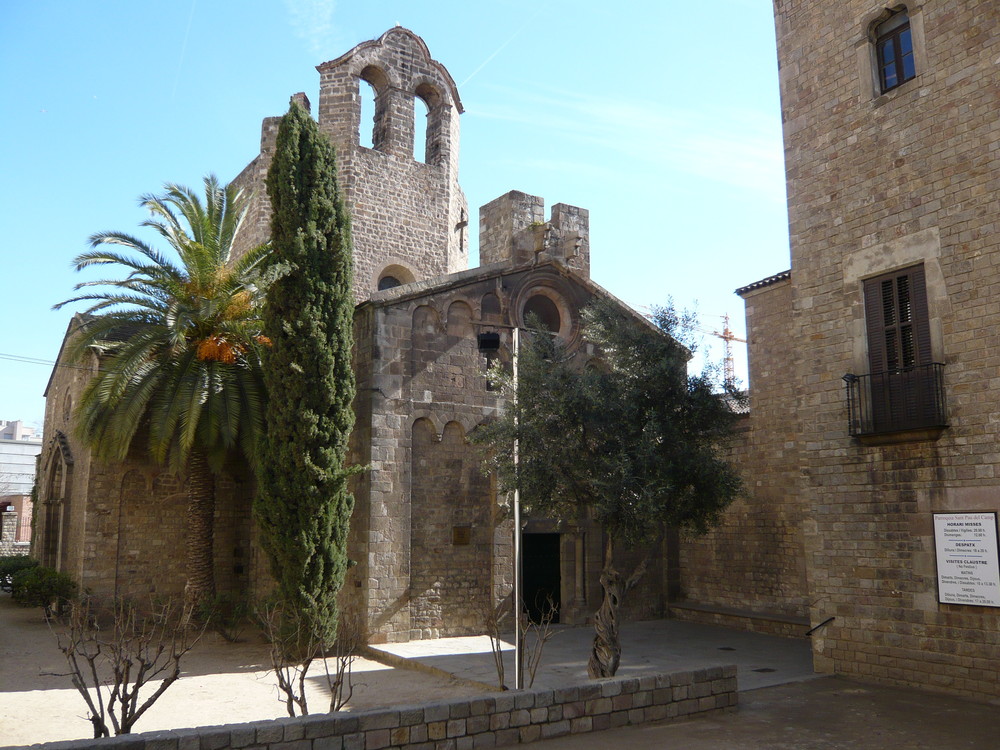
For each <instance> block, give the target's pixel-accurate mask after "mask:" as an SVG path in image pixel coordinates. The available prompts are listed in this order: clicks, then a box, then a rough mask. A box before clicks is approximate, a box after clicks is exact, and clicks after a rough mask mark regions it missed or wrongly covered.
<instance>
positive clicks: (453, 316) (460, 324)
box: [448, 300, 473, 339]
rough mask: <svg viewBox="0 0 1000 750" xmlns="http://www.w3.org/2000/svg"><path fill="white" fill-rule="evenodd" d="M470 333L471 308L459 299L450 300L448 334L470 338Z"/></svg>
mask: <svg viewBox="0 0 1000 750" xmlns="http://www.w3.org/2000/svg"><path fill="white" fill-rule="evenodd" d="M472 334H473V326H472V308H471V307H470V306H469V304H468V303H467V302H463V301H461V300H457V301H455V302H452V303H451V304H450V305H448V335H449V336H454V337H456V338H467V339H471V338H472Z"/></svg>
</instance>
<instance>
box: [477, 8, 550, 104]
mask: <svg viewBox="0 0 1000 750" xmlns="http://www.w3.org/2000/svg"><path fill="white" fill-rule="evenodd" d="M546 5H548V3H542V4H541V5H539V6H538V10H536V11H535V14H534V15H533V16H531V18H529V19H528V20H527V21H525V22H524V23H523V24H521V28H519V29H518V30H517V31H515V32H514V33H513V34H511V35H510V38H509V39H508V40H507V41H506V42H504V43H503V44H501V45H500V46H499V47H497V48H496V50H495V51H494V52H493V54H492V55H490V56H489V57H487V58H486V59H485V60H483V62H482V63H480V65H479V67H478V68H476V69H475V70H474V71H472V72H471V73H470V74H469V77H468V78H466V79H465V80H464V81H462V83H461V85H462V86H465V84H467V83H468V82H469V81H471V80H472V79H473V77H474V76H475V75H476V73H478V72H479V71H480V70H482V69H483V68H485V67H486V66H487V65H489V64H490V61H491V60H492V59H493V58H494V57H496V56H497V55H499V54H500V53H501V52H503V49H504V47H506V46H507V45H508V44H510V43H511V42H513V41H514V40H515V39H516V38H517V37H518V36H520V34H521V32H522V31H524V30H525V29H526V28H528V24H530V23H531V22H532V21H534V20H535V19H536V18H538V14H539V13H541V12H542V11H543V10H545V6H546Z"/></svg>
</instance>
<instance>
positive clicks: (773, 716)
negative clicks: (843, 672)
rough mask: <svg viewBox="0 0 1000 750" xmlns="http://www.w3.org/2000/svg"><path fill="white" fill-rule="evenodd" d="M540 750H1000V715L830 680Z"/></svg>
mask: <svg viewBox="0 0 1000 750" xmlns="http://www.w3.org/2000/svg"><path fill="white" fill-rule="evenodd" d="M536 747H537V748H538V750H570V749H572V750H597V749H598V748H600V749H601V750H603V749H604V748H629V750H653V749H654V748H655V749H656V750H662V749H664V748H678V749H679V750H889V749H890V748H891V750H925V749H926V750H973V749H974V750H994V749H995V748H1000V708H998V707H997V706H995V705H989V704H982V703H973V702H971V701H966V700H962V699H959V698H952V697H948V696H942V695H939V694H934V693H929V692H924V691H921V690H915V689H912V688H894V687H886V686H879V685H869V684H861V683H857V682H853V681H849V680H843V679H840V678H838V677H823V678H821V679H815V680H809V681H807V682H794V683H788V684H785V685H778V686H775V687H768V688H761V689H758V690H752V691H749V692H741V693H740V706H739V709H738V710H737V711H735V712H732V713H723V714H715V715H712V716H705V717H698V718H696V719H690V720H686V721H679V722H675V723H669V724H654V725H645V726H640V727H626V728H624V729H611V730H608V731H606V732H600V733H597V734H590V735H579V736H575V737H562V738H559V739H555V740H544V741H542V742H538V743H536Z"/></svg>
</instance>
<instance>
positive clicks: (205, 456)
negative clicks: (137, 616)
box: [56, 175, 267, 606]
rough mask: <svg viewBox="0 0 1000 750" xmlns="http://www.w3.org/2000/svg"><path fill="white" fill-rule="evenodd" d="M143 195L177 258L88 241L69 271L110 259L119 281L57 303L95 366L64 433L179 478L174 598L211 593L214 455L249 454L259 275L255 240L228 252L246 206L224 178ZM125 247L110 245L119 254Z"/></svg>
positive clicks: (79, 348)
mask: <svg viewBox="0 0 1000 750" xmlns="http://www.w3.org/2000/svg"><path fill="white" fill-rule="evenodd" d="M164 189H165V193H164V194H163V195H162V196H154V195H145V196H143V197H142V198H140V205H141V206H143V207H144V208H147V209H148V210H149V212H150V215H151V218H150V219H147V220H146V221H144V222H142V224H141V226H144V227H148V228H151V229H153V230H154V231H156V232H157V233H159V234H160V235H161V236H162V237H163V238H164V239H165V240H166V241H167V243H168V244H169V245H170V247H171V248H172V250H173V251H174V253H176V255H177V256H178V258H179V261H180V262H179V263H177V262H175V261H174V260H171V259H170V258H169V257H167V256H166V255H164V254H162V253H161V252H159V251H158V250H156V249H154V248H153V247H151V246H149V245H147V244H146V243H144V242H143V241H141V240H139V239H137V238H136V237H133V236H131V235H128V234H123V233H121V232H101V233H99V234H95V235H93V236H92V237H91V238H90V247H91V250H90V251H89V252H85V253H83V254H81V255H79V256H78V257H77V258H76V259H75V260H74V261H73V264H74V266H75V268H76V270H78V271H79V270H82V269H84V268H88V267H90V266H105V265H112V266H117V267H120V268H122V269H124V270H125V271H127V273H126V275H125V276H124V278H121V279H100V280H97V281H85V282H82V283H80V284H77V285H76V287H75V289H76V290H77V291H80V290H84V291H85V292H86V293H84V294H80V295H79V296H77V297H74V298H73V299H69V300H66V301H65V302H62V303H60V304H58V305H56V308H57V309H58V308H60V307H62V306H63V305H66V304H70V303H73V302H78V301H81V300H87V301H90V302H92V303H93V304H92V306H91V307H90V308H89V309H87V310H86V312H85V314H84V315H83V316H82V320H83V322H82V324H81V326H80V328H79V330H78V331H77V334H76V336H75V338H74V340H73V343H72V348H71V353H75V354H76V355H77V356H82V355H83V354H84V353H85V352H87V351H96V352H97V354H98V355H99V356H100V361H101V365H100V368H99V371H98V374H97V375H96V376H95V377H94V379H93V380H92V381H91V382H90V383H89V385H88V386H87V388H86V390H85V392H84V394H83V396H82V398H81V400H80V404H79V406H78V408H77V410H76V413H75V419H76V430H77V432H78V434H79V435H80V437H81V438H82V439H83V440H84V441H85V442H86V443H88V444H89V445H90V446H91V448H92V449H93V451H94V455H95V457H96V458H98V459H100V460H103V461H109V462H111V461H123V460H125V458H126V457H127V456H128V455H129V452H130V451H131V450H132V449H133V448H137V449H142V447H143V446H142V445H140V444H141V443H143V442H145V450H146V451H147V452H148V454H149V456H150V457H151V458H152V459H153V460H155V461H156V462H158V463H161V464H166V465H167V466H169V467H170V469H171V470H173V471H177V472H178V473H180V472H184V473H185V474H186V479H187V495H188V513H187V526H188V528H187V536H188V538H187V583H186V585H185V589H184V598H185V603H186V604H187V605H188V606H194V605H196V604H198V603H199V602H201V601H204V600H205V599H207V598H210V597H212V596H214V593H215V583H214V566H213V555H212V547H213V518H214V512H215V481H214V478H215V477H214V475H215V474H216V473H218V472H219V471H221V469H222V465H223V463H224V461H225V459H226V458H227V456H229V455H231V454H232V453H234V452H236V453H242V455H243V456H244V457H246V458H247V459H248V460H250V461H253V458H254V448H255V444H256V440H257V437H258V435H259V433H260V432H261V429H262V426H263V415H264V406H265V391H264V386H263V379H262V375H261V359H260V354H261V347H262V346H264V345H265V344H267V340H266V339H264V338H263V337H262V336H261V335H260V308H261V305H262V304H263V299H264V291H265V290H264V286H265V284H264V283H263V281H262V277H261V276H260V273H259V266H260V261H261V260H262V258H263V257H264V255H265V253H266V252H267V245H260V246H257V247H254V248H252V249H250V250H249V251H248V252H246V253H245V254H243V255H242V256H241V257H240V258H239V259H235V260H234V258H233V242H234V239H235V237H236V234H237V232H238V230H239V227H240V224H241V221H242V219H243V217H244V215H245V213H246V206H247V202H246V200H245V197H244V195H243V194H242V193H241V192H240V191H239V190H237V189H236V188H235V187H234V186H233V185H227V186H221V185H220V184H219V182H218V180H217V179H216V177H215V176H214V175H212V176H208V177H206V178H205V197H204V202H203V201H202V200H201V199H200V198H199V196H198V195H197V194H196V193H195V192H194V191H192V190H190V189H189V188H185V187H181V186H178V185H172V184H168V185H166V186H165V188H164ZM122 248H123V249H125V250H128V251H131V252H122V251H121V250H120V249H122Z"/></svg>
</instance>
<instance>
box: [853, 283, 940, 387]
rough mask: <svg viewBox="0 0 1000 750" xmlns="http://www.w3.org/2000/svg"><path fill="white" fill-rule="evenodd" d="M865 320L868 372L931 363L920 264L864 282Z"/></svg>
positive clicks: (888, 370)
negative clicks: (869, 368) (869, 370)
mask: <svg viewBox="0 0 1000 750" xmlns="http://www.w3.org/2000/svg"><path fill="white" fill-rule="evenodd" d="M865 319H866V320H867V326H868V362H869V365H870V366H871V372H873V373H878V372H892V371H896V370H901V369H907V368H912V367H916V366H918V365H929V364H930V363H931V362H932V358H931V336H930V323H929V321H928V314H927V290H926V288H925V281H924V267H923V266H912V267H911V268H905V269H903V270H901V271H894V272H893V273H891V274H886V275H885V276H879V277H878V278H875V279H869V280H868V281H866V282H865Z"/></svg>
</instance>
